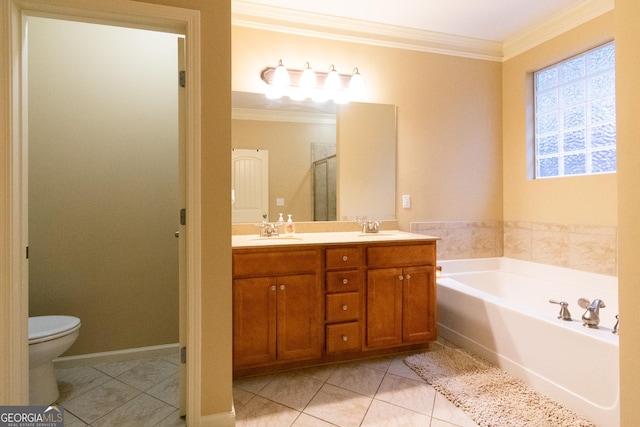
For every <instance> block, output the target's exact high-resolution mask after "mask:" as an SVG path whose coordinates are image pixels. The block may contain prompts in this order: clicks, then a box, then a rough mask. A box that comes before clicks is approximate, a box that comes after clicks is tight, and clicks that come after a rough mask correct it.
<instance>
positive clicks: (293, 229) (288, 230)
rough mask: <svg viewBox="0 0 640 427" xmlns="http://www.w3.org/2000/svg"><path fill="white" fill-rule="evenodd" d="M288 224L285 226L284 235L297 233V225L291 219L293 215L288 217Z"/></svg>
mask: <svg viewBox="0 0 640 427" xmlns="http://www.w3.org/2000/svg"><path fill="white" fill-rule="evenodd" d="M287 216H288V218H287V222H286V223H285V225H284V233H285V234H293V233H295V232H296V225H295V224H294V223H293V220H292V219H291V215H287Z"/></svg>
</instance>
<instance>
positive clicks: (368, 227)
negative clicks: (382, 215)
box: [356, 217, 380, 233]
mask: <svg viewBox="0 0 640 427" xmlns="http://www.w3.org/2000/svg"><path fill="white" fill-rule="evenodd" d="M356 222H357V223H358V224H359V225H360V226H362V232H363V233H378V232H379V231H380V221H374V220H370V219H369V220H368V219H365V218H358V217H356Z"/></svg>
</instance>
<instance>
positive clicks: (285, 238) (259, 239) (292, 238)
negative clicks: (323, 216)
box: [249, 234, 303, 242]
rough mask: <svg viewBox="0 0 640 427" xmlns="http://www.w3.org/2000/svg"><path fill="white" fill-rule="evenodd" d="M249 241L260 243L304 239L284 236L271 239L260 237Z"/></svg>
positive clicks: (288, 235) (271, 237)
mask: <svg viewBox="0 0 640 427" xmlns="http://www.w3.org/2000/svg"><path fill="white" fill-rule="evenodd" d="M249 240H250V241H251V242H256V241H258V242H260V241H273V240H303V239H302V237H299V236H295V235H290V234H284V235H280V236H270V237H262V236H259V237H254V238H253V239H249Z"/></svg>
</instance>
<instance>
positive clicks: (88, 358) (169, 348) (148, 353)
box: [53, 343, 180, 369]
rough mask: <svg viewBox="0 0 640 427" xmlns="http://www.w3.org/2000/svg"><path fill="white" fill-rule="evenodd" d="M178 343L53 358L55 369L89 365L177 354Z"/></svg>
mask: <svg viewBox="0 0 640 427" xmlns="http://www.w3.org/2000/svg"><path fill="white" fill-rule="evenodd" d="M179 348H180V344H178V343H175V344H163V345H154V346H149V347H138V348H127V349H124V350H116V351H105V352H101V353H89V354H79V355H76V356H66V357H58V358H57V359H54V360H53V364H54V367H55V368H56V369H64V368H75V367H79V366H91V365H95V364H98V363H113V362H123V361H126V360H132V359H144V358H150V357H161V356H172V355H177V354H178V351H179V350H178V349H179Z"/></svg>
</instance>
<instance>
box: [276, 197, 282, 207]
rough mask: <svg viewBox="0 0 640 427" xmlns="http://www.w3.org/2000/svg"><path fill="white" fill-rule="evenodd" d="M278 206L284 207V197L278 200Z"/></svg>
mask: <svg viewBox="0 0 640 427" xmlns="http://www.w3.org/2000/svg"><path fill="white" fill-rule="evenodd" d="M276 206H284V197H278V198H276Z"/></svg>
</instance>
